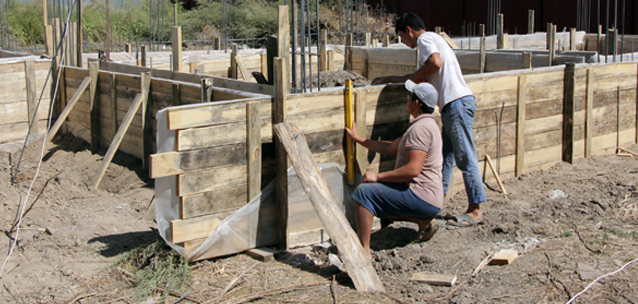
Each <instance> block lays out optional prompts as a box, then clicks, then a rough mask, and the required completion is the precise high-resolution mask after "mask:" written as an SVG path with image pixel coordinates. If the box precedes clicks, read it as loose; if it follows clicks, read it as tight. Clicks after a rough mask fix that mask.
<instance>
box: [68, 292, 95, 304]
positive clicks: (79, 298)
mask: <svg viewBox="0 0 638 304" xmlns="http://www.w3.org/2000/svg"><path fill="white" fill-rule="evenodd" d="M95 295H96V293H89V294H85V295H81V296H77V297H75V298H74V299H73V300H71V301H69V302H66V303H67V304H71V303H75V301H79V300H81V299H84V298H88V297H92V296H95Z"/></svg>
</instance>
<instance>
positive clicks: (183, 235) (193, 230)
mask: <svg viewBox="0 0 638 304" xmlns="http://www.w3.org/2000/svg"><path fill="white" fill-rule="evenodd" d="M225 217H226V215H225V214H211V215H205V216H200V217H196V218H192V219H187V220H172V221H171V223H170V232H171V233H170V237H169V239H170V242H171V243H182V242H186V241H191V240H195V239H201V238H205V237H208V236H209V235H210V234H211V233H212V232H213V230H215V228H217V226H219V224H220V223H221V222H222V220H223V219H224V218H225Z"/></svg>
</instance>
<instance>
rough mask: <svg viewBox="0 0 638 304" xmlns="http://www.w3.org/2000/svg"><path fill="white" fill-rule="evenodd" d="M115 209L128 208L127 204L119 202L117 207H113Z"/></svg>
mask: <svg viewBox="0 0 638 304" xmlns="http://www.w3.org/2000/svg"><path fill="white" fill-rule="evenodd" d="M115 209H120V210H127V209H128V204H119V205H117V207H115Z"/></svg>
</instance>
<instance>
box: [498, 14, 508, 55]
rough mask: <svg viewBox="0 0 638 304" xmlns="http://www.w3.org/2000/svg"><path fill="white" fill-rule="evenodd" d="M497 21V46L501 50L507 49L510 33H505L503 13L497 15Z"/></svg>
mask: <svg viewBox="0 0 638 304" xmlns="http://www.w3.org/2000/svg"><path fill="white" fill-rule="evenodd" d="M496 17H497V18H496V19H497V21H496V35H497V36H496V48H497V49H499V50H501V49H507V48H508V43H507V42H508V41H507V39H508V35H505V33H503V21H504V20H503V19H504V17H503V14H498V15H497V16H496Z"/></svg>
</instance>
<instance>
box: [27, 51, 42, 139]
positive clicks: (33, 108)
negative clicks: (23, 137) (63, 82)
mask: <svg viewBox="0 0 638 304" xmlns="http://www.w3.org/2000/svg"><path fill="white" fill-rule="evenodd" d="M24 79H25V84H26V88H27V116H28V117H27V119H28V121H29V125H30V126H31V129H30V130H29V134H39V133H40V130H39V128H38V116H37V115H36V112H37V111H38V108H37V105H36V99H37V97H36V93H35V81H36V79H35V63H34V62H33V60H27V61H25V62H24Z"/></svg>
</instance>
